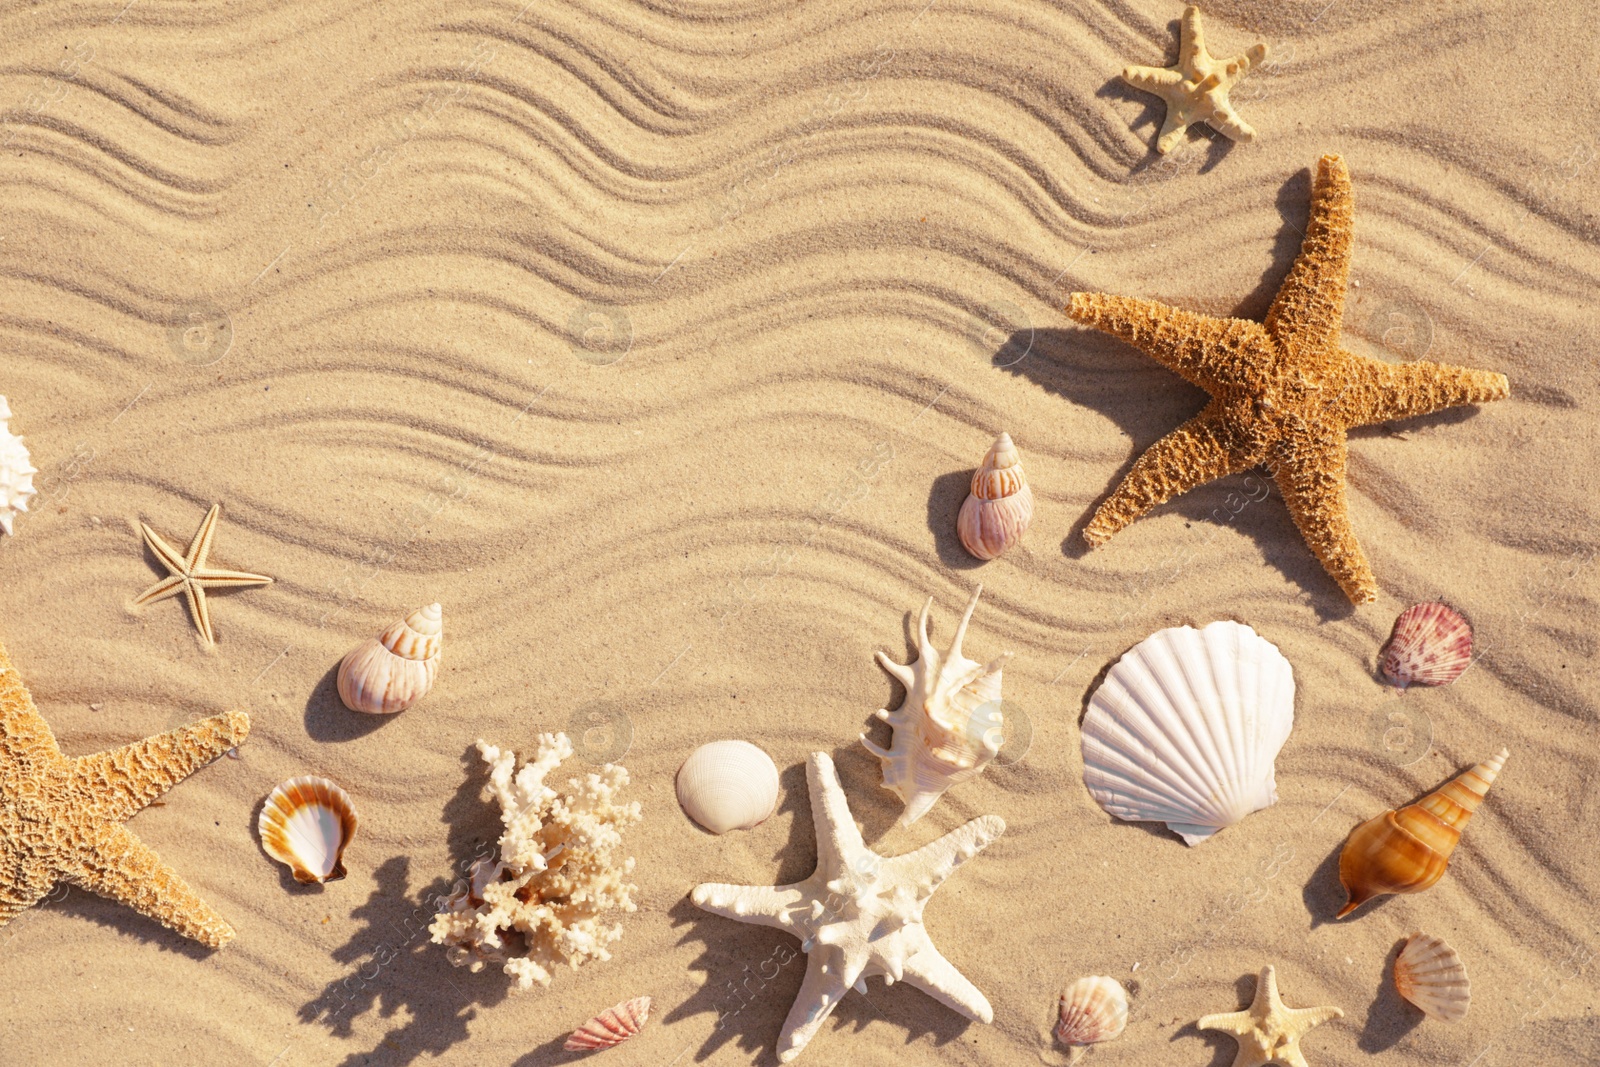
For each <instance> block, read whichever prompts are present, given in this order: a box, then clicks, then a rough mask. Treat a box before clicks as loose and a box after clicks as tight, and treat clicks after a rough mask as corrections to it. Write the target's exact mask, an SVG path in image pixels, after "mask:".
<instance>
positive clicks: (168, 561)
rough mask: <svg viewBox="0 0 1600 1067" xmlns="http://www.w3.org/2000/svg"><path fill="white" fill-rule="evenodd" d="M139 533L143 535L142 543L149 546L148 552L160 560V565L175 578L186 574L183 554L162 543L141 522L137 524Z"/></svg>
mask: <svg viewBox="0 0 1600 1067" xmlns="http://www.w3.org/2000/svg"><path fill="white" fill-rule="evenodd" d="M139 531H140V532H141V533H143V534H144V543H145V544H147V545H149V546H150V551H152V552H154V553H155V554H156V558H158V559H160V560H161V565H162V566H164V567H166V568H167V570H169V571H171V572H172V574H173V575H174V576H175V577H176V576H179V575H182V574H185V573H187V572H188V570H189V564H188V562H187V561H186V560H185V559H184V558H183V553H181V552H179V551H178V550H177V549H175V548H173V547H172V546H171V545H169V544H167V543H166V542H165V541H163V540H162V539H161V535H160V534H158V533H156V532H155V531H154V530H152V529H150V527H149V526H147V525H145V524H144V523H142V522H141V523H140V524H139Z"/></svg>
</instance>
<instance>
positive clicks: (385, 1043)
mask: <svg viewBox="0 0 1600 1067" xmlns="http://www.w3.org/2000/svg"><path fill="white" fill-rule="evenodd" d="M335 699H338V698H337V696H336V697H335ZM351 714H354V713H351ZM461 764H462V768H463V770H462V781H461V784H460V786H458V787H457V789H456V792H455V794H454V795H453V796H451V798H450V799H449V801H447V802H446V803H445V806H444V812H443V815H442V816H441V821H442V822H444V823H445V824H446V825H447V826H448V827H449V829H448V831H447V832H446V836H445V842H446V847H447V849H448V852H449V856H450V864H451V865H450V868H449V869H448V871H446V872H445V874H444V875H441V876H439V877H436V878H434V879H433V880H432V881H431V882H428V883H426V884H424V885H421V886H418V887H417V888H415V889H413V888H412V887H411V886H410V878H409V870H410V863H411V860H410V858H409V857H407V856H391V857H390V858H389V859H387V860H385V861H384V862H383V863H382V864H380V865H378V867H377V868H376V869H375V870H373V871H372V874H371V878H372V880H373V882H374V883H376V885H375V887H374V889H373V891H372V894H371V895H370V896H369V897H368V898H367V901H366V903H364V904H361V905H358V906H357V907H355V908H354V909H352V910H351V911H350V913H349V918H350V919H353V920H356V922H358V923H360V924H361V925H360V926H359V927H358V928H356V929H355V930H354V932H353V933H351V935H350V937H349V939H348V940H347V941H346V942H345V943H344V944H343V945H340V946H339V947H338V948H335V949H333V950H332V952H331V953H330V955H331V958H332V959H333V960H334V961H335V962H336V963H338V964H340V965H341V970H340V972H339V973H338V974H337V975H336V976H335V977H334V978H333V979H331V980H330V981H329V982H328V984H327V985H326V986H325V987H324V988H323V990H322V992H321V993H319V994H318V995H317V996H316V997H314V998H312V999H311V1000H309V1001H307V1002H306V1003H304V1004H302V1005H301V1006H300V1009H299V1013H298V1014H299V1019H300V1021H301V1022H302V1023H318V1024H320V1025H321V1026H324V1027H326V1028H327V1030H328V1032H329V1035H330V1036H332V1037H334V1038H338V1039H342V1040H343V1041H345V1042H347V1043H348V1044H350V1045H353V1046H360V1047H352V1048H350V1049H349V1051H348V1052H347V1053H346V1055H345V1057H344V1058H343V1059H342V1060H340V1061H338V1063H339V1067H357V1065H358V1064H366V1063H372V1062H379V1061H381V1062H383V1063H385V1064H390V1065H400V1067H403V1065H405V1064H410V1063H414V1062H416V1061H417V1060H419V1059H429V1060H432V1059H436V1058H438V1057H441V1056H443V1055H445V1053H447V1052H448V1051H449V1050H450V1049H451V1048H452V1047H453V1046H455V1045H456V1044H459V1043H460V1042H462V1041H465V1040H467V1038H468V1037H469V1036H470V1034H469V1032H468V1024H469V1023H471V1022H472V1020H474V1019H475V1018H477V1015H478V1009H479V1008H480V1007H485V1008H491V1007H494V1006H495V1005H497V1004H499V1003H501V1002H502V1001H504V1000H505V999H507V997H509V996H510V988H511V981H510V979H508V978H507V976H506V975H504V974H502V973H501V972H500V969H499V968H498V967H493V966H490V967H485V968H484V969H483V970H482V971H480V972H478V973H477V974H473V973H472V972H470V971H467V970H465V969H462V968H456V967H452V966H451V965H450V961H449V959H448V958H447V957H446V955H445V952H444V949H443V948H441V947H440V946H438V945H435V944H433V943H432V941H431V940H430V937H429V934H428V925H429V924H430V923H431V922H432V921H433V915H434V912H435V911H437V910H438V909H439V908H440V907H442V906H443V902H444V899H445V898H446V897H447V896H448V895H449V893H450V891H451V889H452V888H453V887H454V884H455V882H456V881H457V880H458V879H463V878H465V877H466V874H467V871H468V870H470V868H471V866H472V863H473V861H474V860H475V859H477V858H479V857H480V856H484V855H492V854H493V853H494V850H495V845H496V842H497V841H498V839H499V836H500V823H499V819H498V817H497V816H496V814H495V813H494V812H493V811H492V810H491V808H492V805H486V804H484V803H483V801H482V799H481V791H482V788H483V783H484V776H483V772H482V766H483V761H482V759H481V758H480V757H479V755H478V751H477V748H476V747H475V746H470V745H469V746H467V747H465V748H464V749H463V750H462V756H461ZM269 862H270V861H269ZM359 877H361V874H360V872H352V875H351V878H352V880H356V879H358V878H359ZM368 1013H373V1015H372V1016H371V1017H370V1018H368V1019H367V1020H366V1021H365V1023H364V1024H363V1026H362V1027H361V1029H362V1032H363V1033H364V1034H370V1033H371V1032H372V1030H374V1029H376V1028H377V1023H378V1020H379V1019H389V1018H393V1017H396V1016H399V1017H401V1018H403V1019H404V1020H405V1021H404V1022H402V1023H399V1024H398V1025H394V1026H392V1027H390V1028H389V1029H388V1031H387V1032H385V1033H383V1034H382V1035H381V1036H379V1037H377V1038H376V1039H375V1040H372V1042H371V1046H370V1047H366V1046H367V1042H368V1040H369V1039H368V1038H365V1037H363V1038H361V1039H359V1040H357V1039H356V1035H355V1022H356V1020H357V1019H359V1018H360V1017H361V1016H363V1015H367V1014H368ZM565 1038H566V1035H565V1034H563V1035H561V1040H562V1041H564V1040H565ZM556 1047H557V1049H558V1050H559V1047H560V1044H559V1042H558V1044H557V1046H556ZM536 1051H543V1049H542V1047H541V1049H539V1050H536ZM530 1055H531V1054H530ZM570 1058H571V1055H570V1054H568V1053H563V1052H560V1051H557V1052H556V1054H555V1057H554V1058H553V1059H542V1060H540V1059H535V1060H530V1059H528V1058H527V1057H524V1058H523V1059H522V1060H519V1061H518V1062H519V1063H522V1064H523V1065H524V1067H531V1064H533V1063H558V1062H567V1061H568V1060H569V1059H570Z"/></svg>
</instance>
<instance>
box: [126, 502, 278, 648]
mask: <svg viewBox="0 0 1600 1067" xmlns="http://www.w3.org/2000/svg"><path fill="white" fill-rule="evenodd" d="M221 514H222V505H221V504H212V505H211V510H210V511H208V512H206V517H205V520H204V521H203V522H201V523H200V529H199V530H197V531H195V535H194V539H193V540H192V541H190V542H189V551H188V552H185V553H182V554H180V553H179V552H178V550H177V549H175V548H173V547H172V546H171V545H169V544H167V543H166V542H165V541H163V540H162V539H161V535H160V534H158V533H156V532H155V531H154V530H152V529H150V527H149V526H146V525H145V524H144V523H142V522H141V523H140V524H139V529H140V530H142V531H144V543H145V544H147V545H149V546H150V551H152V552H154V553H155V554H156V557H157V558H158V559H160V560H161V565H162V566H164V567H166V568H167V577H165V578H163V579H161V580H160V581H159V582H157V583H156V584H155V585H152V586H151V587H150V588H149V589H146V590H145V591H144V592H142V593H140V594H139V595H138V596H137V597H135V598H134V601H133V603H134V606H135V607H139V606H141V605H144V604H154V603H155V602H156V601H158V600H165V599H167V597H169V596H177V595H178V594H179V593H183V594H184V595H185V596H187V597H188V598H189V614H190V615H191V616H193V618H194V624H195V626H197V627H199V629H200V636H201V638H203V639H204V640H205V643H206V644H207V645H214V644H216V643H217V642H216V639H215V638H213V637H212V636H211V608H210V606H209V605H208V604H207V603H206V590H207V589H242V588H244V587H246V586H252V585H271V584H272V579H271V578H268V577H267V576H266V575H264V574H250V573H248V572H246V571H225V570H218V569H217V568H215V567H207V566H206V557H207V556H209V555H210V554H211V539H212V537H213V536H214V535H215V534H216V531H217V517H218V516H219V515H221Z"/></svg>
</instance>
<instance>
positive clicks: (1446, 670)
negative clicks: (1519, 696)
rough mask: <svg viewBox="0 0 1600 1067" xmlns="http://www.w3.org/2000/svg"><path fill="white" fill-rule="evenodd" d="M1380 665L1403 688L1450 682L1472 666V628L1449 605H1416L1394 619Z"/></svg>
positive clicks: (1390, 678) (1386, 675)
mask: <svg viewBox="0 0 1600 1067" xmlns="http://www.w3.org/2000/svg"><path fill="white" fill-rule="evenodd" d="M1379 665H1380V667H1381V669H1382V670H1383V673H1384V676H1385V677H1387V678H1388V679H1389V680H1390V681H1391V682H1393V683H1394V684H1395V685H1396V686H1398V687H1399V688H1401V689H1404V688H1405V687H1406V686H1408V685H1449V684H1450V683H1451V682H1453V681H1455V680H1456V679H1457V678H1459V677H1461V672H1463V671H1465V670H1466V669H1467V668H1468V667H1469V666H1471V665H1472V627H1471V626H1470V625H1469V624H1468V623H1467V620H1466V619H1464V618H1462V617H1461V615H1460V613H1458V612H1456V611H1455V610H1454V609H1452V608H1451V607H1450V606H1449V605H1446V604H1413V605H1412V606H1411V607H1409V608H1407V609H1406V610H1405V611H1403V612H1401V613H1400V617H1399V618H1398V619H1396V620H1395V621H1394V632H1393V633H1392V634H1390V635H1389V642H1388V644H1386V645H1384V646H1383V657H1382V660H1381V661H1380V664H1379Z"/></svg>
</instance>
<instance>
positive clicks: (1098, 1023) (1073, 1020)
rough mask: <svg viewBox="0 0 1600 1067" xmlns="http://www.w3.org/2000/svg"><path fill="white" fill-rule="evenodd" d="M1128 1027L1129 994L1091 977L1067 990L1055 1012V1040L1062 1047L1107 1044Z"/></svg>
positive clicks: (1112, 980) (1108, 980)
mask: <svg viewBox="0 0 1600 1067" xmlns="http://www.w3.org/2000/svg"><path fill="white" fill-rule="evenodd" d="M1127 1025H1128V993H1127V991H1126V990H1125V989H1123V988H1122V983H1121V982H1119V981H1117V980H1116V979H1115V978H1108V977H1106V976H1105V975H1103V974H1091V975H1090V976H1089V977H1087V978H1080V979H1078V980H1077V981H1076V982H1073V983H1072V984H1071V985H1069V986H1067V988H1066V990H1065V991H1064V992H1063V993H1062V994H1061V1004H1060V1007H1059V1009H1058V1010H1057V1018H1056V1040H1057V1041H1060V1042H1061V1043H1062V1044H1063V1045H1094V1044H1098V1043H1099V1042H1101V1041H1110V1040H1111V1039H1112V1038H1114V1037H1117V1036H1118V1035H1120V1034H1121V1033H1122V1030H1123V1028H1124V1027H1126V1026H1127Z"/></svg>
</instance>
